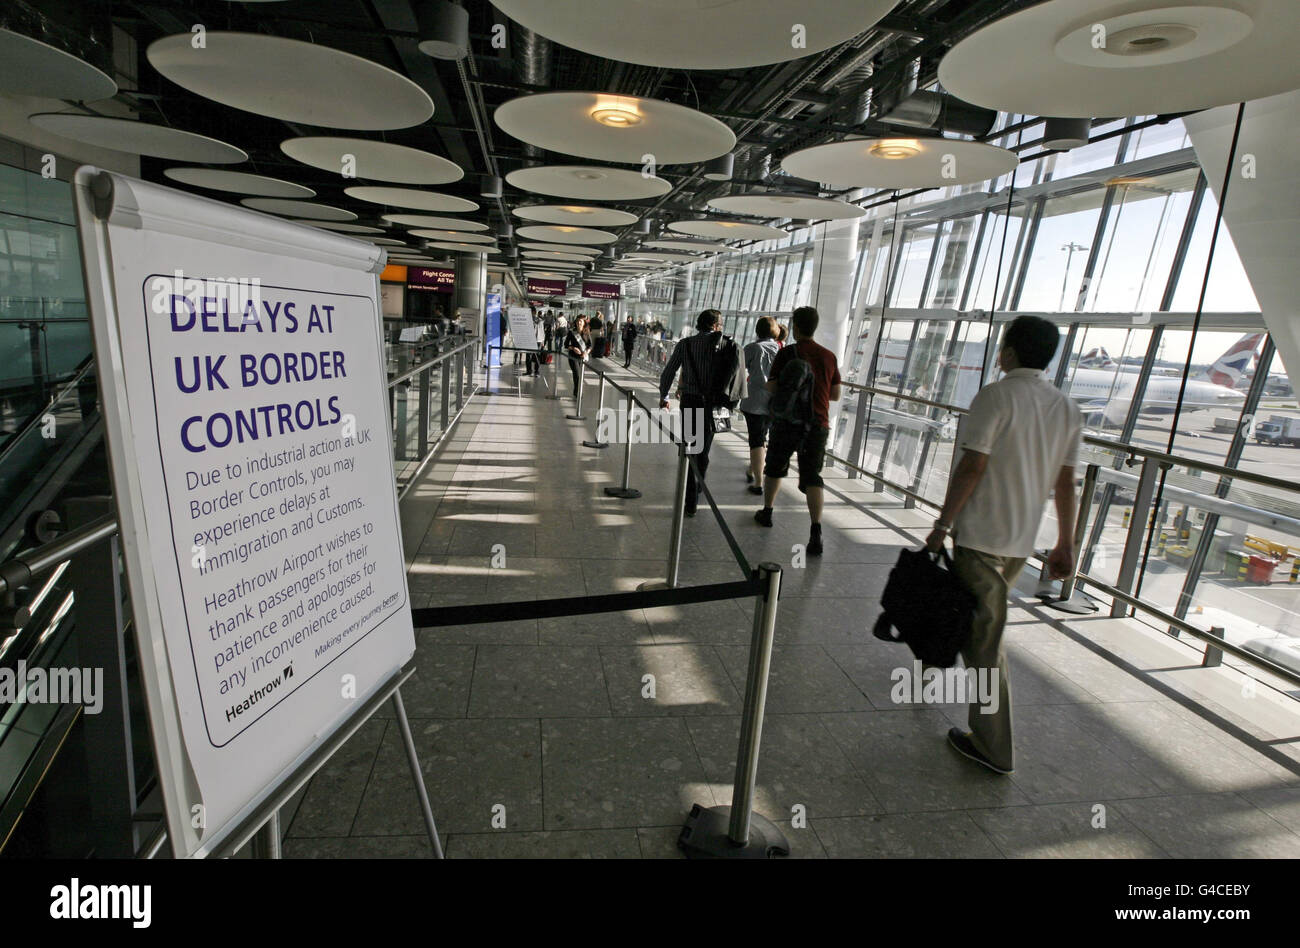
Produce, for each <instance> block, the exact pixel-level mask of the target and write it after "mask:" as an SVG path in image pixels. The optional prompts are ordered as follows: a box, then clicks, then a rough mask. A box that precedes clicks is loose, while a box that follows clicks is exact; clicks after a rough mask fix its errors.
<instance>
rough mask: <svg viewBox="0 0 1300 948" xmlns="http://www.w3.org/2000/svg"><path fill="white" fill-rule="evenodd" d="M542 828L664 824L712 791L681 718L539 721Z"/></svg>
mask: <svg viewBox="0 0 1300 948" xmlns="http://www.w3.org/2000/svg"><path fill="white" fill-rule="evenodd" d="M542 735H543V739H544V744H543V747H544V751H543V754H544V756H543V775H544V779H545V783H546V828H547V829H552V830H556V829H593V828H600V827H620V826H621V827H627V826H655V825H668V824H671V823H674V822H677V821H680V820H684V819H685V818H686V814H687V813H689V812H690V808H691V805H692V804H694V803H700V804H703V805H708V806H712V805H713V804H714V802H715V801H714V799H713V793H712V790H711V788H710V786H709V784H708V781H707V779H706V777H705V774H704V769H703V767H702V766H701V764H700V760H699V757H698V755H697V754H696V752H695V746H694V744H693V743H692V742H691V738H690V735H689V734H688V733H687V731H686V725H685V723H684V721H683V719H681V718H604V719H601V718H558V719H552V720H545V721H543V722H542Z"/></svg>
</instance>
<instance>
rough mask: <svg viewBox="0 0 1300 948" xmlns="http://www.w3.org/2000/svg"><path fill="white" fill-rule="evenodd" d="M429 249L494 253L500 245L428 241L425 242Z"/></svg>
mask: <svg viewBox="0 0 1300 948" xmlns="http://www.w3.org/2000/svg"><path fill="white" fill-rule="evenodd" d="M425 246H427V247H428V248H429V249H430V250H450V251H452V252H453V253H496V252H497V251H498V250H500V249H501V248H500V247H489V246H487V245H486V244H454V243H445V244H444V243H440V242H435V243H430V244H426V245H425Z"/></svg>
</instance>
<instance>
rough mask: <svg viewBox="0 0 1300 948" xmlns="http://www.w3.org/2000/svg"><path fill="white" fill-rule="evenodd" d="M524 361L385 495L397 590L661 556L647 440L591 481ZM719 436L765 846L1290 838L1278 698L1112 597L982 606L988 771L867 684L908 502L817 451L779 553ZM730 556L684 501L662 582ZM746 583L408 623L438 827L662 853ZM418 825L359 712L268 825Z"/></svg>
mask: <svg viewBox="0 0 1300 948" xmlns="http://www.w3.org/2000/svg"><path fill="white" fill-rule="evenodd" d="M615 374H616V375H617V377H619V378H620V379H623V380H627V379H629V378H632V377H631V376H629V375H628V374H626V373H623V372H621V371H617V372H616V373H615ZM639 384H644V383H639ZM561 387H562V391H564V392H567V391H568V387H569V386H568V381H567V378H565V379H562V381H561ZM530 388H531V386H530V385H529V384H528V382H527V380H525V382H524V384H523V386H522V391H523V394H522V395H519V396H517V395H516V394H514V393H515V391H516V389H515V387H514V385H513V384H509V385H506V386H504V389H505V391H506V392H507V394H496V395H487V396H482V395H480V396H478V397H476V398H475V399H473V401H472V402H471V403H470V405H469V407H468V408H467V410H466V412H465V416H464V418H463V419H462V421H461V423H460V426H459V428H458V429H457V430H456V431H455V432H454V435H453V438H452V439H451V441H450V443H449V444H448V445H447V446H446V448H445V450H444V451H443V453H442V455H441V456H440V458H439V459H438V460H437V462H436V463H434V464H433V465H431V467H430V470H429V471H428V472H427V474H426V476H425V477H424V479H423V482H422V483H421V484H420V485H418V486H417V488H416V489H415V490H414V491H412V493H411V495H410V496H409V497H408V498H407V500H406V502H405V504H404V531H405V541H406V545H407V554H408V559H409V561H410V564H411V565H410V587H411V593H412V600H413V604H414V605H415V606H417V607H418V606H424V605H431V604H452V603H455V604H472V603H477V602H501V601H511V600H527V599H533V598H544V597H560V596H575V595H585V594H596V593H607V592H615V591H630V590H634V589H635V588H636V586H637V584H639V583H641V582H643V581H646V580H661V579H663V577H664V570H665V560H666V555H667V549H668V533H669V529H668V528H669V520H670V511H671V497H670V495H671V490H672V483H673V470H674V460H675V452H674V451H673V449H672V448H671V447H669V446H665V445H638V446H635V447H634V449H633V456H632V469H631V470H632V476H631V484H632V486H633V487H636V488H639V489H640V490H641V491H643V493H644V496H643V497H642V498H641V499H640V500H633V501H622V500H616V499H611V498H607V497H605V496H604V491H603V489H602V488H604V487H605V486H609V485H612V484H616V483H617V482H618V478H619V477H620V476H621V471H622V449H621V447H618V446H611V447H610V448H608V449H606V450H604V451H598V450H593V449H590V448H585V447H582V446H581V444H580V442H581V441H582V440H583V439H584V438H589V437H591V436H592V434H593V432H594V424H595V418H594V415H595V411H594V404H593V403H594V401H595V394H596V387H595V386H594V385H592V386H590V387H589V390H588V393H587V395H588V398H589V401H588V404H587V405H586V409H587V414H588V416H589V417H588V420H587V421H586V422H585V423H584V422H579V421H572V420H568V419H566V418H565V415H566V414H567V413H572V411H573V405H572V402H571V401H569V400H567V399H566V400H562V401H552V400H547V399H545V398H542V397H540V395H543V394H545V393H544V391H543V392H539V393H531V394H530V392H529V389H530ZM649 400H650V399H649V398H647V401H649ZM611 403H612V401H611ZM744 459H745V446H744V444H743V442H742V441H741V440H740V439H739V438H737V437H734V436H722V437H720V438H719V440H718V442H717V445H716V447H715V448H714V452H713V461H712V467H711V470H710V485H711V487H712V489H713V491H714V492H715V494H716V497H717V499H718V503H719V505H720V507H721V508H722V510H723V511H724V514H725V516H726V518H727V521H728V523H729V524H730V525H731V528H732V530H733V531H734V533H735V534H736V536H737V538H738V539H739V541H740V543H741V545H742V547H743V548H744V550H745V552H746V555H747V556H748V558H749V559H750V561H751V562H754V563H756V562H758V561H759V560H765V559H766V560H777V561H779V562H781V563H782V564H784V565H785V572H784V588H783V595H782V599H781V603H780V611H779V618H778V629H777V641H776V648H775V650H774V654H773V659H772V673H771V684H770V690H769V693H768V702H767V716H766V721H765V725H764V731H763V744H762V756H761V762H760V766H759V774H758V787H757V792H756V799H755V809H756V810H757V811H758V812H760V813H762V814H763V815H765V816H767V817H769V818H771V819H773V820H775V821H777V822H778V823H780V824H781V825H782V827H783V828H784V829H785V832H786V835H787V837H788V838H789V840H790V842H791V845H792V851H793V855H795V856H802V857H826V856H830V857H845V856H849V857H854V856H856V857H864V856H865V857H879V856H925V857H957V856H961V857H966V856H972V857H998V856H1104V857H1116V856H1118V857H1128V856H1193V857H1196V856H1290V857H1296V856H1300V835H1298V833H1300V702H1297V701H1295V700H1293V699H1291V698H1289V697H1286V696H1283V695H1279V694H1277V693H1276V692H1273V691H1272V690H1270V689H1267V688H1261V689H1258V690H1256V691H1255V692H1254V693H1253V694H1249V695H1246V696H1243V688H1242V677H1241V675H1240V674H1238V673H1237V672H1235V671H1232V670H1230V669H1226V668H1221V669H1212V670H1207V669H1201V668H1199V667H1198V666H1199V655H1198V654H1197V653H1196V652H1194V651H1193V650H1192V649H1191V648H1189V647H1188V646H1187V645H1186V644H1184V643H1181V642H1178V641H1175V640H1173V639H1170V638H1169V637H1167V636H1164V635H1162V634H1161V633H1159V632H1156V631H1154V630H1152V629H1150V628H1148V627H1146V626H1143V625H1140V624H1139V623H1137V622H1135V621H1133V620H1118V619H1109V618H1088V619H1072V620H1071V622H1070V624H1069V625H1066V624H1063V623H1061V622H1060V621H1059V620H1060V619H1061V618H1062V616H1061V614H1060V613H1053V612H1051V611H1049V610H1046V609H1044V608H1042V607H1041V606H1040V605H1039V604H1038V601H1037V600H1036V599H1033V598H1027V597H1026V596H1025V593H1024V592H1023V591H1022V592H1018V593H1017V598H1016V599H1015V600H1014V601H1013V606H1012V608H1011V618H1010V623H1009V625H1008V631H1007V643H1008V645H1007V647H1008V651H1009V654H1010V661H1011V666H1012V672H1011V675H1012V689H1013V696H1014V701H1015V708H1016V715H1015V726H1016V743H1017V768H1016V772H1015V774H1014V775H1012V776H1010V777H998V776H995V775H992V774H990V773H988V772H986V771H984V770H982V769H980V768H979V767H978V766H977V765H974V764H972V763H970V762H968V761H966V760H965V759H963V758H961V757H958V756H957V755H955V754H954V753H953V752H952V751H951V749H950V748H949V747H948V746H947V745H946V743H945V740H944V735H945V732H946V731H947V729H948V727H949V726H950V725H951V724H953V723H962V722H963V721H964V716H965V709H964V707H962V706H955V705H938V706H936V705H923V704H907V703H901V702H895V701H894V700H893V699H892V698H891V689H892V681H891V672H892V671H893V670H894V669H895V668H897V667H900V666H908V667H910V655H909V654H908V653H907V652H906V651H905V650H902V649H901V647H897V646H891V645H888V644H887V643H884V642H880V641H878V640H876V639H874V638H872V637H871V635H870V625H871V623H872V622H873V621H874V619H875V616H876V613H877V597H878V595H879V593H880V591H881V589H882V587H883V584H884V582H885V577H886V575H887V573H888V569H889V565H890V564H891V563H892V562H893V560H894V559H895V557H896V556H897V553H898V549H899V548H900V547H901V546H903V545H915V544H917V543H918V542H919V539H920V537H921V534H922V531H923V529H924V527H925V525H926V524H927V523H928V521H929V519H930V517H929V515H927V514H925V513H923V512H921V511H915V510H903V509H901V506H900V505H899V504H898V503H897V502H896V501H893V500H890V499H888V498H887V497H885V495H883V494H879V493H874V492H872V490H871V488H870V486H869V485H868V484H865V483H864V482H862V481H854V480H847V479H844V478H843V477H839V476H836V477H834V478H833V479H832V480H831V481H830V482H829V484H830V490H829V495H828V498H827V500H828V503H827V510H826V514H825V518H824V519H825V522H826V528H825V529H826V555H825V557H824V559H822V560H821V561H817V560H813V561H811V562H810V563H809V564H808V565H807V566H806V567H803V568H795V567H794V566H793V565H792V561H793V559H794V553H795V550H794V547H795V545H796V544H800V543H802V542H803V541H804V540H805V539H806V536H807V518H806V514H805V513H804V512H803V511H802V510H801V509H800V508H799V506H798V504H797V503H796V500H797V499H798V495H797V494H796V493H795V492H794V491H793V489H792V488H790V487H787V488H786V493H784V494H783V496H782V497H781V498H780V500H779V501H778V505H777V514H776V526H775V528H774V529H771V530H763V529H761V528H759V527H757V526H756V525H755V524H754V523H753V522H752V520H751V519H750V518H751V513H752V511H753V510H754V509H755V504H754V500H755V498H753V497H751V496H750V495H748V494H746V493H745V491H744V477H743V467H744V463H745V461H744ZM739 577H740V573H739V569H738V567H737V566H736V563H735V561H734V559H732V558H731V555H730V553H729V551H728V549H727V546H726V543H725V542H724V541H723V539H722V535H721V532H720V530H719V529H718V526H717V524H716V523H715V522H714V521H713V519H712V517H711V516H710V515H709V514H708V512H707V511H706V510H705V509H704V508H703V507H701V512H700V515H699V516H697V517H696V518H694V519H693V520H687V521H686V524H685V537H684V546H683V554H682V582H683V583H684V584H688V585H695V584H701V583H708V582H717V581H729V580H734V579H737V578H739ZM1030 583H1032V580H1031V581H1030ZM752 608H753V606H752V603H751V602H735V601H725V602H715V603H708V604H702V605H694V606H683V607H671V608H658V609H638V610H632V611H629V612H624V613H616V614H606V615H593V616H577V617H571V618H559V619H533V618H523V619H519V620H517V621H512V622H500V623H492V624H484V625H471V626H464V627H460V628H441V629H423V630H420V631H418V632H417V634H416V635H417V646H418V651H417V660H418V663H419V671H418V673H417V675H416V677H415V678H414V679H413V680H412V681H411V682H410V683H409V684H408V685H407V686H406V687H405V688H404V690H403V694H404V698H405V703H406V707H407V710H408V714H409V715H410V717H411V724H412V729H413V731H414V735H415V740H416V742H417V745H418V748H419V752H420V757H421V760H422V762H423V767H424V774H425V781H426V784H427V786H428V789H429V795H430V799H431V801H432V805H433V809H434V813H435V816H436V818H437V820H438V825H439V829H440V831H441V833H442V836H443V841H444V845H445V847H446V851H447V854H448V855H449V856H451V857H538V856H546V857H588V856H590V857H614V858H624V857H676V856H678V855H679V853H678V852H677V850H676V846H675V841H676V837H677V833H678V831H679V829H680V827H681V824H682V821H683V819H684V817H685V815H686V814H687V812H688V811H689V810H690V807H691V805H692V804H693V803H702V804H705V805H713V804H727V803H730V793H731V780H732V772H733V768H734V767H735V755H736V745H737V735H738V729H739V722H740V710H741V705H742V702H743V694H744V687H745V674H746V668H747V656H748V641H749V634H750V625H751V621H752ZM428 852H429V847H428V844H427V843H426V841H425V840H424V838H423V836H422V823H421V819H420V814H419V809H418V806H417V804H416V798H415V793H414V791H413V789H412V787H411V781H410V777H409V772H408V770H407V764H406V760H405V756H404V754H403V750H402V745H401V742H400V740H399V736H398V732H397V727H396V724H395V722H394V721H393V720H392V719H391V717H389V716H388V715H387V713H386V712H385V713H384V714H383V715H380V716H377V717H375V718H374V719H373V720H371V721H370V722H368V723H367V724H366V725H365V726H364V727H362V728H361V730H360V731H359V732H358V733H357V734H356V736H355V737H354V738H353V739H352V740H351V741H350V742H349V744H348V745H347V746H346V747H345V748H344V749H343V751H342V752H340V754H339V755H338V756H337V757H336V758H335V759H334V760H333V761H331V762H330V763H329V765H327V767H326V768H325V770H324V771H322V772H321V773H320V774H319V775H318V776H317V777H316V778H315V779H314V780H313V781H312V783H311V785H310V787H309V788H308V791H307V793H306V795H305V797H304V798H303V801H302V804H301V806H300V807H299V808H298V810H297V812H296V814H295V816H294V818H293V820H292V822H291V824H290V826H289V828H288V839H287V840H286V843H285V854H286V855H287V856H290V857H315V856H345V857H346V856H393V857H420V856H425V855H427V854H428Z"/></svg>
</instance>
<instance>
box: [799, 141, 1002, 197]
mask: <svg viewBox="0 0 1300 948" xmlns="http://www.w3.org/2000/svg"><path fill="white" fill-rule="evenodd" d="M893 155H898V156H901V157H891V156H893ZM1019 163H1020V159H1019V158H1018V157H1017V156H1016V153H1015V152H1013V151H1008V150H1007V149H1005V148H997V147H995V146H993V145H985V144H982V143H980V142H971V141H960V140H957V139H952V138H859V139H853V140H851V141H843V142H832V143H830V144H828V145H814V146H813V147H812V148H805V149H803V150H802V151H796V152H793V153H791V154H789V155H787V156H786V157H785V160H784V161H782V162H781V167H782V168H784V169H785V170H786V171H788V172H789V173H790V174H792V175H794V176H795V177H799V178H807V179H808V180H810V181H820V182H822V183H824V184H828V185H831V186H832V187H836V188H931V187H946V186H950V185H954V184H971V183H974V182H976V181H987V180H989V179H990V178H997V177H999V176H1001V175H1004V174H1006V173H1007V172H1008V171H1011V170H1012V169H1014V168H1015V167H1016V165H1017V164H1019Z"/></svg>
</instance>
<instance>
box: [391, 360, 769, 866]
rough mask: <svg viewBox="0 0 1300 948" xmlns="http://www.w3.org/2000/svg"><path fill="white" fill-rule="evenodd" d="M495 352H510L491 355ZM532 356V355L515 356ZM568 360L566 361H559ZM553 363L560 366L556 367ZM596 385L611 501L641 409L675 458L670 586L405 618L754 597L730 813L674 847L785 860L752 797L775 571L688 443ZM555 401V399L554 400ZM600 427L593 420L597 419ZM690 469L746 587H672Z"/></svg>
mask: <svg viewBox="0 0 1300 948" xmlns="http://www.w3.org/2000/svg"><path fill="white" fill-rule="evenodd" d="M497 348H501V349H503V350H504V349H507V348H514V347H505V346H502V347H497ZM519 351H526V352H531V351H533V350H519ZM565 355H567V356H568V357H569V358H571V359H572V358H574V357H573V356H572V355H571V354H569V353H565ZM557 361H558V360H557ZM586 369H587V363H586V362H585V361H584V362H583V363H582V365H581V367H580V369H579V373H578V388H577V391H576V392H575V401H576V403H577V407H576V412H575V414H573V415H569V416H567V417H568V418H570V419H571V420H574V421H581V420H585V419H584V418H583V416H582V389H583V387H584V383H585V380H586ZM593 369H594V371H596V372H597V374H598V375H599V377H600V406H601V408H602V409H603V408H604V402H605V384H606V382H608V383H609V384H610V385H611V386H613V387H614V389H615V390H616V391H618V392H620V393H622V394H623V395H624V397H625V398H626V400H627V411H626V416H627V417H626V420H625V424H626V426H627V428H626V430H625V432H624V441H625V452H624V455H623V484H622V486H621V487H606V488H605V493H606V494H607V495H609V496H614V497H621V498H625V499H635V498H637V497H640V496H641V492H640V491H637V490H634V489H632V488H630V487H629V486H628V479H629V476H630V469H631V458H632V439H631V428H632V413H633V411H634V410H635V409H637V408H640V409H641V410H642V411H643V412H645V414H646V417H647V418H649V419H650V420H651V421H653V422H654V423H655V425H656V426H657V427H658V428H659V431H660V432H661V433H663V434H664V435H666V436H667V441H668V442H669V443H670V444H673V445H674V446H675V447H676V448H677V451H678V457H679V462H678V477H677V482H676V490H675V492H674V503H673V518H672V531H673V532H672V536H671V539H670V544H669V554H668V581H667V582H666V583H645V584H642V586H641V587H640V588H639V589H638V590H637V591H636V592H625V593H607V594H604V595H596V596H571V597H567V598H562V599H537V600H525V601H520V602H495V603H482V604H480V605H472V606H431V607H427V608H423V609H412V610H411V617H412V620H413V622H414V625H415V627H416V628H417V629H427V628H437V627H444V626H452V625H476V624H482V623H485V622H509V621H511V620H518V619H552V618H558V617H563V616H577V615H592V614H595V613H603V612H624V611H627V610H629V609H657V608H662V607H664V606H683V605H692V604H695V603H702V602H717V601H720V600H724V599H736V598H739V597H742V596H753V597H754V625H753V634H752V637H751V641H750V654H749V671H748V674H747V675H746V681H745V707H744V713H743V714H742V716H741V726H740V744H739V747H738V749H737V753H736V776H735V782H734V785H733V790H732V800H731V806H730V807H703V806H701V805H699V804H696V805H694V806H693V807H692V808H691V811H690V813H689V814H688V816H687V819H686V823H685V825H684V826H683V828H682V831H681V833H680V834H679V836H678V840H677V844H678V846H679V848H681V849H682V850H683V851H684V852H685V853H686V854H687V855H688V856H698V857H710V858H718V857H722V858H746V859H752V858H769V857H771V856H777V855H780V856H785V855H789V852H790V846H789V843H788V842H787V841H786V839H785V836H784V835H783V834H782V833H781V830H780V829H779V828H778V827H777V826H776V825H774V824H773V823H772V822H771V821H770V820H767V819H765V818H764V817H762V816H761V815H759V814H757V813H755V812H753V802H754V790H755V786H756V784H757V774H758V752H759V744H760V738H761V736H762V732H763V716H764V710H765V708H766V702H767V684H768V677H769V672H770V669H771V661H772V644H773V641H774V639H775V637H776V610H777V604H778V601H779V599H780V594H781V575H782V573H781V567H780V565H778V564H776V563H769V562H764V563H760V564H759V567H758V569H753V568H752V567H751V566H750V565H749V560H748V559H747V558H746V557H745V553H744V551H743V550H741V548H740V544H739V543H738V542H737V541H736V537H735V535H734V534H732V532H731V529H730V527H728V526H727V521H726V519H725V518H724V517H723V516H722V511H721V510H719V509H718V503H717V501H716V500H715V499H714V497H713V494H712V492H711V491H710V490H709V488H708V485H707V484H706V483H705V481H704V479H703V478H702V477H701V476H700V471H699V465H698V464H697V463H696V460H695V458H694V457H693V456H691V455H690V454H689V453H688V452H687V450H686V448H687V442H685V441H684V440H683V439H681V438H678V437H677V436H676V434H675V433H674V432H672V431H671V430H669V429H668V428H665V427H664V425H663V423H662V422H661V421H660V419H659V418H658V417H657V416H656V414H655V412H653V411H651V410H650V409H649V408H647V407H646V405H645V404H644V403H643V402H642V401H641V400H640V399H638V398H637V397H636V393H635V392H634V391H633V390H632V389H631V388H630V387H628V386H625V385H620V384H619V383H618V382H617V381H615V380H614V379H612V378H609V377H608V376H607V375H606V373H605V372H604V371H603V370H601V369H598V368H595V367H594V366H593ZM552 397H554V396H552ZM597 425H599V415H598V418H597ZM583 444H584V445H586V446H588V447H594V448H599V447H604V446H605V445H604V444H603V443H601V442H600V441H599V440H595V441H584V442H583ZM688 467H693V469H694V473H695V480H696V486H697V488H698V490H699V491H700V492H702V493H703V494H704V498H705V500H707V501H708V504H709V509H710V510H711V511H712V512H713V517H714V520H715V521H716V522H717V524H718V527H719V529H720V530H721V531H722V535H723V538H724V539H725V540H726V541H727V547H728V549H729V550H730V551H731V554H732V556H733V557H734V558H735V560H736V563H737V564H738V565H739V566H740V569H741V571H742V573H743V575H744V577H745V578H744V579H742V580H737V581H735V582H730V583H712V584H709V585H704V586H685V587H679V586H678V585H677V570H678V566H679V563H680V554H681V536H682V527H683V518H684V495H685V489H686V474H687V470H688Z"/></svg>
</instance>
